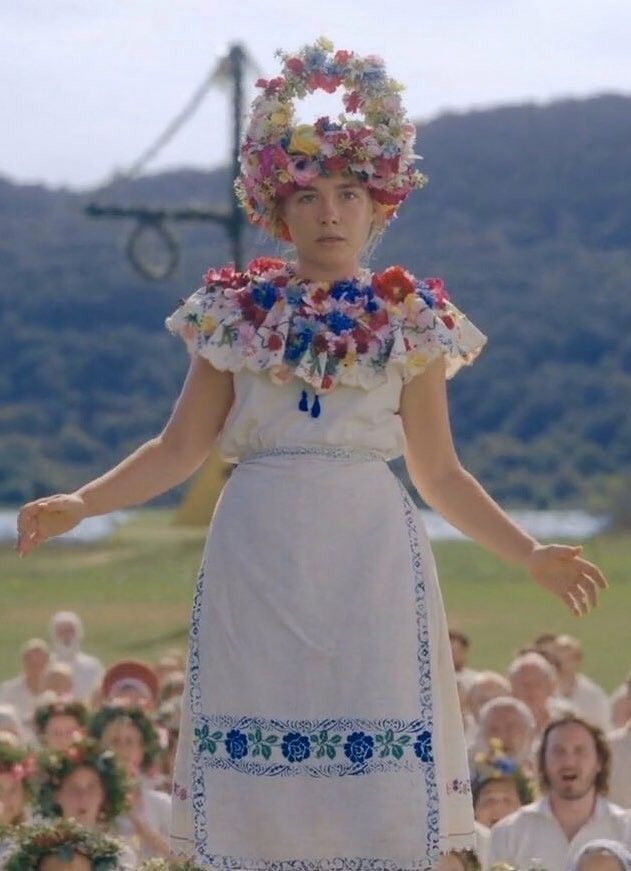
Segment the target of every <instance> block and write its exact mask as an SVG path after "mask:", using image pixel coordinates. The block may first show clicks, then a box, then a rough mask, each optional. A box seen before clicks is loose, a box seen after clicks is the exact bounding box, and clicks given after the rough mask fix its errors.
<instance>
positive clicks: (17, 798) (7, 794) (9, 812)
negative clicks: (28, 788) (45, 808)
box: [0, 771, 26, 826]
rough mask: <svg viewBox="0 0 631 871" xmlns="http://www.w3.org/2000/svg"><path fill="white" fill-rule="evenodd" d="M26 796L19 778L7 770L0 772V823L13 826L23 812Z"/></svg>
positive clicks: (19, 819)
mask: <svg viewBox="0 0 631 871" xmlns="http://www.w3.org/2000/svg"><path fill="white" fill-rule="evenodd" d="M25 803H26V796H25V794H24V785H23V783H22V781H21V780H18V779H17V778H15V777H14V776H13V775H12V774H10V773H9V772H8V771H5V772H3V773H2V774H0V824H2V825H5V826H14V825H16V824H17V823H19V822H20V821H21V819H22V815H23V813H24V805H25Z"/></svg>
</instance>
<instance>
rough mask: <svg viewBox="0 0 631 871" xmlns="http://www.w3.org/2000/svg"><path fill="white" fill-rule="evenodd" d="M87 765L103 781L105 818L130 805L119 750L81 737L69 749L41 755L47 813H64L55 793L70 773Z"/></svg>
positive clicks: (41, 796) (41, 802)
mask: <svg viewBox="0 0 631 871" xmlns="http://www.w3.org/2000/svg"><path fill="white" fill-rule="evenodd" d="M83 766H85V767H87V768H93V769H94V770H95V771H96V773H97V774H98V775H99V778H100V780H101V783H102V784H103V790H104V792H105V806H104V808H103V809H102V811H101V816H102V819H103V820H104V821H106V822H109V821H110V820H113V819H115V818H116V817H117V816H119V815H120V814H121V813H123V811H125V810H126V809H127V807H128V792H129V788H130V784H129V781H128V779H127V775H126V773H125V770H124V768H123V766H122V765H121V763H120V762H119V761H118V759H117V757H116V755H115V753H114V752H113V751H112V750H101V748H100V747H99V744H98V742H97V741H95V740H94V739H93V738H81V739H79V740H77V741H74V742H73V743H72V744H71V745H70V747H68V748H67V749H66V750H54V751H44V752H43V753H42V754H41V756H40V758H39V770H40V786H39V792H38V794H37V804H38V806H39V809H40V810H41V812H42V814H43V815H44V816H46V817H55V816H60V815H61V808H60V806H59V804H58V802H57V799H56V798H55V793H56V792H57V790H58V789H60V787H61V786H62V784H63V782H64V780H65V779H66V778H67V777H69V776H70V775H71V774H72V773H73V772H74V771H76V770H77V768H81V767H83Z"/></svg>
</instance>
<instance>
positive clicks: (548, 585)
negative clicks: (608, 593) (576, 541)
mask: <svg viewBox="0 0 631 871" xmlns="http://www.w3.org/2000/svg"><path fill="white" fill-rule="evenodd" d="M582 550H583V548H582V547H581V545H577V546H575V547H572V546H570V545H565V544H548V545H543V544H539V545H537V546H536V547H535V548H534V550H533V551H532V553H531V554H530V556H529V557H528V559H527V561H526V569H527V570H528V572H529V574H530V576H531V577H532V579H533V580H534V582H535V583H536V584H539V586H540V587H543V588H544V589H546V590H549V591H550V592H551V593H553V594H554V595H555V596H558V597H559V598H560V599H562V600H563V601H564V602H565V604H566V605H567V606H568V608H569V609H570V611H571V612H572V614H574V615H575V616H576V617H582V616H583V614H587V613H588V611H590V610H591V609H592V608H594V607H595V606H596V604H597V599H598V590H605V589H607V587H608V586H609V584H608V583H607V579H606V578H605V576H604V575H603V573H602V572H601V570H600V569H599V568H598V566H596V565H594V563H590V562H588V560H586V559H583V557H581V556H580V554H581V551H582Z"/></svg>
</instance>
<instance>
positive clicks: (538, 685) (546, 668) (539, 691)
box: [508, 651, 557, 734]
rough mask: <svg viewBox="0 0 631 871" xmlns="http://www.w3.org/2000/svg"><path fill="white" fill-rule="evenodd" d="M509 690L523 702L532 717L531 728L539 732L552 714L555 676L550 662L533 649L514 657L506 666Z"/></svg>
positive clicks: (555, 683) (555, 685)
mask: <svg viewBox="0 0 631 871" xmlns="http://www.w3.org/2000/svg"><path fill="white" fill-rule="evenodd" d="M508 679H509V681H510V684H511V689H512V694H513V695H514V696H515V698H517V699H520V700H521V701H522V702H524V703H525V704H526V705H528V707H529V708H530V710H531V711H532V714H533V716H534V718H535V729H536V732H537V733H539V734H540V733H541V732H542V731H543V730H544V729H545V727H546V726H547V724H548V723H549V722H550V720H551V719H552V716H553V714H554V712H555V711H554V705H555V697H556V691H557V676H556V670H555V668H554V666H553V665H552V664H551V663H550V662H548V660H547V659H546V658H545V657H544V656H543V655H542V654H541V653H536V652H534V651H529V652H528V653H522V654H520V655H518V656H517V657H515V659H514V660H513V661H512V662H511V664H510V666H509V667H508Z"/></svg>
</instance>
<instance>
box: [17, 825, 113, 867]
mask: <svg viewBox="0 0 631 871" xmlns="http://www.w3.org/2000/svg"><path fill="white" fill-rule="evenodd" d="M3 834H5V833H3ZM6 836H7V837H8V838H9V839H10V840H11V841H17V843H18V847H17V850H15V851H14V852H13V853H12V854H11V856H10V858H9V859H8V860H7V864H6V865H5V866H3V867H4V868H5V869H6V871H36V869H37V868H39V866H40V862H41V861H42V859H45V858H46V857H47V856H51V855H52V856H57V857H58V858H60V859H62V860H63V861H65V862H70V861H71V860H72V858H73V856H74V855H75V853H79V854H80V855H81V856H85V857H86V858H87V859H89V860H90V862H91V863H92V871H116V869H117V868H118V867H119V858H120V856H121V853H122V849H123V847H122V844H121V843H120V841H117V840H116V839H115V838H111V837H109V836H106V835H103V834H100V833H97V832H92V831H90V830H89V829H85V828H84V827H83V826H80V825H79V823H77V822H75V820H58V821H57V822H55V823H42V824H38V825H31V826H18V827H12V828H10V829H7V830H6Z"/></svg>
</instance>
